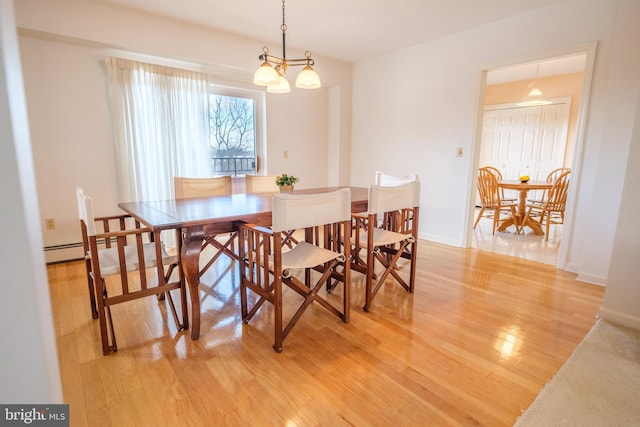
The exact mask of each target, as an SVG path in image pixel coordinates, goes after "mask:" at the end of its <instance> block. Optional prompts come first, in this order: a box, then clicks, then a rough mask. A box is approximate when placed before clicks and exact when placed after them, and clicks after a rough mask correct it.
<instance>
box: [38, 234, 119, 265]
mask: <svg viewBox="0 0 640 427" xmlns="http://www.w3.org/2000/svg"><path fill="white" fill-rule="evenodd" d="M111 241H112V243H115V241H116V240H115V239H111ZM98 244H99V245H100V246H101V247H104V239H103V240H99V241H98ZM83 252H84V249H83V246H82V242H76V243H65V244H62V245H51V246H45V247H44V258H45V261H46V263H47V264H54V263H58V262H67V261H76V260H79V259H83V258H84V253H83Z"/></svg>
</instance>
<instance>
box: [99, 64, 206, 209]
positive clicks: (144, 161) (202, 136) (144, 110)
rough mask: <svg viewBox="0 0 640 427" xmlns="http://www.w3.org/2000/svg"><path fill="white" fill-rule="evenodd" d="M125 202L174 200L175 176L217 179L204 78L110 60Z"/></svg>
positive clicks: (120, 183) (120, 185)
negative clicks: (213, 174)
mask: <svg viewBox="0 0 640 427" xmlns="http://www.w3.org/2000/svg"><path fill="white" fill-rule="evenodd" d="M106 63H107V70H108V76H109V91H110V101H111V110H112V116H113V125H114V126H113V128H114V139H115V149H116V162H117V168H118V170H117V172H118V173H117V177H118V196H119V199H120V200H122V201H134V200H166V199H170V198H173V196H174V191H173V177H174V176H188V177H209V176H211V175H212V167H211V160H210V156H211V152H210V143H209V95H208V81H207V76H206V75H205V74H201V73H196V72H192V71H186V70H180V69H176V68H169V67H163V66H159V65H153V64H146V63H143V62H137V61H130V60H127V59H122V58H114V57H108V58H107V59H106Z"/></svg>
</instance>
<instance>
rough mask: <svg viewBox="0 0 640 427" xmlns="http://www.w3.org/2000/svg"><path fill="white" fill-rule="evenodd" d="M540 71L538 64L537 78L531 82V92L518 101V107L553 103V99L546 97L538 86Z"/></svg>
mask: <svg viewBox="0 0 640 427" xmlns="http://www.w3.org/2000/svg"><path fill="white" fill-rule="evenodd" d="M539 71H540V64H539V63H538V64H537V65H536V79H535V80H534V81H532V82H531V83H529V89H531V90H530V91H529V94H528V95H527V96H526V97H525V98H524V99H523V100H522V101H520V102H518V103H516V105H517V106H518V107H537V106H539V105H549V104H553V101H551V100H550V99H546V98H544V97H543V96H542V92H540V89H538V88H537V87H536V81H537V80H538V73H539Z"/></svg>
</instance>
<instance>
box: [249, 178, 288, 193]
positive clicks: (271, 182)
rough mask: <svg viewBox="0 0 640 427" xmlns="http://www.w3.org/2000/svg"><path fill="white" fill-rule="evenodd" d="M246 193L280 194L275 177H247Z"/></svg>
mask: <svg viewBox="0 0 640 427" xmlns="http://www.w3.org/2000/svg"><path fill="white" fill-rule="evenodd" d="M244 179H245V189H246V190H245V191H246V192H247V194H251V193H278V192H279V191H280V188H279V187H278V185H277V184H276V177H275V176H260V175H245V177H244Z"/></svg>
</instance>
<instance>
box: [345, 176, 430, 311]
mask: <svg viewBox="0 0 640 427" xmlns="http://www.w3.org/2000/svg"><path fill="white" fill-rule="evenodd" d="M419 209H420V181H418V180H414V181H410V182H408V183H405V184H402V185H396V186H391V187H385V186H380V185H372V186H370V187H369V198H368V209H367V214H366V220H365V221H362V220H361V218H360V217H358V218H357V219H356V220H355V221H354V224H355V225H354V235H353V248H352V254H353V256H352V268H353V269H354V270H355V271H358V272H360V273H363V274H365V276H366V278H365V303H364V306H363V307H362V308H363V310H364V311H367V312H368V311H369V310H370V308H371V304H372V302H373V299H374V297H375V295H376V294H377V293H378V291H379V290H380V288H381V287H382V285H383V284H384V283H385V281H386V280H387V278H388V277H389V276H391V277H393V278H394V279H395V281H396V282H398V283H399V284H400V285H401V286H402V287H403V288H404V289H405V290H407V291H408V292H413V290H414V287H415V284H414V283H415V272H416V259H417V258H416V257H417V242H418V218H419ZM371 224H373V226H371ZM363 251H364V252H365V254H366V255H364V256H363V255H362V254H361V252H363ZM400 258H404V259H408V260H410V267H409V277H408V280H407V279H405V278H403V277H402V276H401V275H400V274H399V272H398V267H397V262H398V260H399V259H400ZM378 265H381V266H382V267H383V271H382V272H377V271H376V267H377V266H378Z"/></svg>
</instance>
